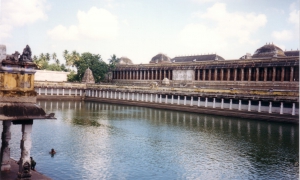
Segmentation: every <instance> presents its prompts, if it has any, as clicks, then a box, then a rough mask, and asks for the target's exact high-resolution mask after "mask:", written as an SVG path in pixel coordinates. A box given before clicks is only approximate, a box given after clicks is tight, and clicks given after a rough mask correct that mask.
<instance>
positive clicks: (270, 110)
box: [269, 101, 272, 113]
mask: <svg viewBox="0 0 300 180" xmlns="http://www.w3.org/2000/svg"><path fill="white" fill-rule="evenodd" d="M269 113H272V102H271V101H270V104H269Z"/></svg>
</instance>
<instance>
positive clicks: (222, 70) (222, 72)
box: [221, 69, 224, 81]
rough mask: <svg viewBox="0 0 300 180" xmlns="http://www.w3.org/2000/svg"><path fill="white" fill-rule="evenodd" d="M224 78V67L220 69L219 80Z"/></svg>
mask: <svg viewBox="0 0 300 180" xmlns="http://www.w3.org/2000/svg"><path fill="white" fill-rule="evenodd" d="M223 79H224V69H221V81H223Z"/></svg>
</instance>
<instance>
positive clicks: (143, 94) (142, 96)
mask: <svg viewBox="0 0 300 180" xmlns="http://www.w3.org/2000/svg"><path fill="white" fill-rule="evenodd" d="M142 101H144V94H143V93H142Z"/></svg>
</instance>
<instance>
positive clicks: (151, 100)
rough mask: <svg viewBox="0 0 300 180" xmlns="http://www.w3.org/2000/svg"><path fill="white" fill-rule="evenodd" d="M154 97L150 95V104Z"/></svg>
mask: <svg viewBox="0 0 300 180" xmlns="http://www.w3.org/2000/svg"><path fill="white" fill-rule="evenodd" d="M152 96H153V94H151V95H150V102H152Z"/></svg>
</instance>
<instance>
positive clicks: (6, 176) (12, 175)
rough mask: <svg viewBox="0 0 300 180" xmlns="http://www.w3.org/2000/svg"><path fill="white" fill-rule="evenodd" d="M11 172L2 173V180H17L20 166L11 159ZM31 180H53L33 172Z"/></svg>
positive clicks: (0, 175)
mask: <svg viewBox="0 0 300 180" xmlns="http://www.w3.org/2000/svg"><path fill="white" fill-rule="evenodd" d="M10 165H11V170H10V171H9V172H1V173H0V180H15V179H17V175H18V170H19V165H18V164H17V161H15V160H13V159H11V161H10ZM31 180H51V178H49V177H47V176H45V175H43V174H41V173H39V172H37V171H31Z"/></svg>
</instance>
